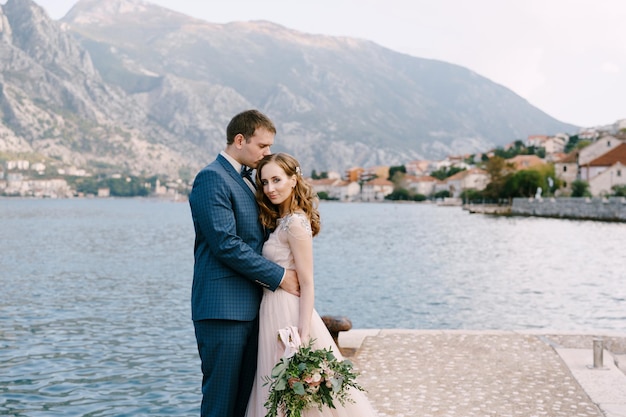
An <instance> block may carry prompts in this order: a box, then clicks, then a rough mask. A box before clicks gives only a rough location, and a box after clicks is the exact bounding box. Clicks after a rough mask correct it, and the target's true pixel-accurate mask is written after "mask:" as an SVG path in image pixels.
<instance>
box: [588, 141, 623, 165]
mask: <svg viewBox="0 0 626 417" xmlns="http://www.w3.org/2000/svg"><path fill="white" fill-rule="evenodd" d="M616 162H620V163H622V164H623V165H626V143H622V144H620V145H618V146H616V147H615V148H613V149H611V150H610V151H608V152H607V153H605V154H604V155H601V156H599V157H598V158H596V159H594V160H593V161H591V162H589V164H588V165H589V166H596V167H606V166H612V165H613V164H615V163H616Z"/></svg>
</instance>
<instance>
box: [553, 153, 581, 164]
mask: <svg viewBox="0 0 626 417" xmlns="http://www.w3.org/2000/svg"><path fill="white" fill-rule="evenodd" d="M578 152H579V151H578V150H575V151H571V152H570V153H568V154H567V155H565V156H564V157H562V158H560V159H558V160H557V161H556V162H560V163H563V164H569V163H573V162H578Z"/></svg>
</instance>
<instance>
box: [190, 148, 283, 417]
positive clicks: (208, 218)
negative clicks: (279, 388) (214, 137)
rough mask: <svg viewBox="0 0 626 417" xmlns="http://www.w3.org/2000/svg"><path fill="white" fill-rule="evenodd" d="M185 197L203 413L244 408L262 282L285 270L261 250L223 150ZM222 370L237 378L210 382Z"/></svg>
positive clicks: (253, 216)
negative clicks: (191, 245) (192, 239)
mask: <svg viewBox="0 0 626 417" xmlns="http://www.w3.org/2000/svg"><path fill="white" fill-rule="evenodd" d="M189 204H190V206H191V214H192V218H193V224H194V229H195V233H196V240H195V245H194V257H195V264H194V276H193V285H192V292H191V308H192V310H191V311H192V319H193V321H194V325H195V328H196V338H197V340H198V348H199V352H200V357H201V359H202V370H203V387H202V392H203V401H202V415H203V416H219V417H229V416H238V415H243V414H242V413H243V412H245V403H246V402H247V400H248V395H249V390H250V388H251V386H252V381H253V378H254V373H255V368H256V337H257V335H256V332H257V327H258V311H259V305H260V302H261V295H262V289H261V287H262V286H264V287H267V288H269V289H272V290H274V289H276V288H277V287H278V286H279V284H280V281H281V279H282V277H283V274H284V269H283V268H282V267H280V266H278V265H276V264H275V263H273V262H270V261H268V260H266V259H265V258H263V257H262V256H261V255H260V254H261V249H262V247H263V242H264V238H265V234H264V230H263V227H262V226H261V224H260V222H259V211H258V207H257V203H256V200H255V198H254V194H253V193H252V191H251V190H250V188H249V187H248V186H247V185H246V183H245V181H244V180H243V178H242V177H241V175H240V174H239V172H237V171H236V170H235V168H234V167H233V166H232V164H231V163H230V162H229V161H228V160H227V159H226V158H224V156H222V155H219V156H218V157H217V159H216V160H215V161H214V162H212V163H211V164H209V165H208V166H206V167H205V168H204V169H203V170H202V171H200V172H199V173H198V175H197V176H196V179H195V180H194V184H193V189H192V191H191V194H190V195H189ZM252 345H254V346H252ZM242 361H243V364H242ZM227 377H232V378H230V379H233V380H235V381H237V380H238V379H239V382H238V383H236V382H235V383H233V384H234V385H233V386H226V385H228V384H220V383H215V380H213V381H211V379H212V378H217V379H218V380H222V378H224V379H223V380H224V381H226V380H229V379H227ZM212 382H213V383H212ZM242 402H243V411H242V410H241V403H242Z"/></svg>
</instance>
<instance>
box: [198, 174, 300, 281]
mask: <svg viewBox="0 0 626 417" xmlns="http://www.w3.org/2000/svg"><path fill="white" fill-rule="evenodd" d="M231 193H232V191H231V190H230V188H229V187H228V184H227V183H226V181H225V180H224V179H223V178H222V177H221V175H220V174H219V173H218V172H216V171H213V170H204V171H202V172H200V173H199V174H198V176H197V177H196V180H195V181H194V185H193V189H192V192H191V194H190V195H189V203H190V206H191V211H192V216H193V220H194V222H195V223H196V225H197V227H198V228H199V230H200V231H201V233H202V234H203V235H204V236H205V238H206V240H207V245H208V248H205V250H209V251H211V253H212V255H213V256H214V257H215V258H216V259H217V260H218V261H219V262H221V263H222V264H224V265H226V266H227V267H228V268H230V269H232V270H233V271H235V272H237V273H238V274H239V275H241V276H243V277H245V278H247V279H249V280H252V281H254V282H256V283H258V284H260V285H262V286H264V287H266V288H269V289H271V290H272V291H274V290H276V288H278V286H279V285H281V283H282V284H283V285H284V286H285V289H286V290H288V291H289V292H292V293H293V292H294V289H293V287H294V276H293V275H295V272H293V273H288V272H287V271H286V270H285V268H283V267H281V266H280V265H277V264H276V263H274V262H272V261H269V260H267V259H266V258H264V257H263V256H261V255H260V254H258V253H257V252H256V251H255V250H254V249H252V248H251V247H250V245H248V244H247V243H246V242H245V241H244V240H243V239H242V238H241V237H240V236H238V234H237V224H236V216H235V213H234V211H233V210H234V209H233V202H232V201H231ZM251 204H256V203H254V202H252V203H251ZM245 220H246V221H248V222H250V227H258V224H256V223H255V222H257V221H258V220H257V219H245ZM295 280H296V281H297V279H295Z"/></svg>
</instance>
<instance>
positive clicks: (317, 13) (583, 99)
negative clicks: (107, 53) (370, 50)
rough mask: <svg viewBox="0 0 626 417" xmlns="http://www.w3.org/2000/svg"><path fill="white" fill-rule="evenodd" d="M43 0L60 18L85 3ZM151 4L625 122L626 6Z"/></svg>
mask: <svg viewBox="0 0 626 417" xmlns="http://www.w3.org/2000/svg"><path fill="white" fill-rule="evenodd" d="M5 2H6V0H0V3H5ZM35 2H36V3H38V4H39V5H41V6H43V7H44V8H45V9H46V11H47V12H48V14H49V15H50V16H51V17H52V18H54V19H59V18H61V17H63V16H64V15H65V13H67V12H68V11H69V9H70V8H71V7H72V6H73V5H74V4H75V3H76V2H77V0H35ZM149 2H150V3H155V4H158V5H161V6H163V7H167V8H169V9H172V10H176V11H179V12H182V13H184V14H187V15H190V16H194V17H197V18H200V19H203V20H206V21H209V22H212V23H227V22H232V21H248V20H261V19H262V20H269V21H271V22H275V23H279V24H281V25H283V26H286V27H288V28H291V29H296V30H299V31H302V32H307V33H313V34H323V35H333V36H335V35H336V36H349V37H355V38H361V39H367V40H371V41H374V42H376V43H378V44H379V45H382V46H385V47H387V48H390V49H392V50H394V51H397V52H402V53H406V54H409V55H413V56H416V57H421V58H432V59H438V60H442V61H446V62H449V63H453V64H457V65H461V66H464V67H466V68H469V69H471V70H472V71H475V72H477V73H478V74H480V75H482V76H484V77H487V78H489V79H490V80H492V81H494V82H496V83H499V84H502V85H504V86H506V87H508V88H510V89H511V90H513V91H514V92H515V93H517V94H519V95H520V96H522V97H524V98H525V99H527V100H528V101H529V102H530V103H531V104H533V105H535V106H537V107H538V108H540V109H541V110H543V111H545V112H546V113H548V114H549V115H551V116H553V117H555V118H557V119H559V120H561V121H563V122H567V123H572V124H575V125H579V126H584V127H591V126H596V125H605V124H610V123H613V122H615V121H616V120H618V119H625V118H626V31H625V30H624V22H626V1H624V0H265V1H261V0H149Z"/></svg>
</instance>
